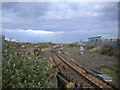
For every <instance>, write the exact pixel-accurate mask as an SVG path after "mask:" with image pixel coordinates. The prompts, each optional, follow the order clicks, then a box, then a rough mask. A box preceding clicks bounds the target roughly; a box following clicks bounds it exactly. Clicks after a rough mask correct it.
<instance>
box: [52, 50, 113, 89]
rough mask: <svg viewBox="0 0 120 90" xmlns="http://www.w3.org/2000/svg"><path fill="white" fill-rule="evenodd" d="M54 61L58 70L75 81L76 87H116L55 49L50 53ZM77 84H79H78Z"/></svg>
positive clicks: (71, 80)
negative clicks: (67, 58)
mask: <svg viewBox="0 0 120 90" xmlns="http://www.w3.org/2000/svg"><path fill="white" fill-rule="evenodd" d="M50 58H51V60H52V63H54V65H58V66H57V72H60V73H62V74H63V75H64V76H65V77H67V79H69V81H70V82H72V83H74V85H75V86H77V87H76V88H80V87H81V85H82V88H93V89H97V90H106V89H109V90H114V87H113V86H111V85H109V84H108V83H106V82H104V81H102V80H100V79H99V78H97V77H95V76H94V75H92V74H91V73H89V72H88V71H87V70H85V69H84V68H83V67H81V66H79V65H78V64H77V62H74V61H71V60H66V59H65V58H63V57H62V56H61V55H60V54H59V53H57V52H56V51H53V52H51V53H50ZM76 84H77V85H76Z"/></svg>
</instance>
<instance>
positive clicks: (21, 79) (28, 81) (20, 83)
mask: <svg viewBox="0 0 120 90" xmlns="http://www.w3.org/2000/svg"><path fill="white" fill-rule="evenodd" d="M16 46H17V44H15V43H10V42H6V43H4V44H3V64H2V78H3V79H2V86H3V88H50V87H52V86H53V84H52V83H50V82H49V75H50V74H51V71H52V66H51V65H50V64H48V63H46V62H44V61H42V60H41V59H36V57H35V56H34V54H33V53H31V54H30V55H24V54H22V53H20V52H18V51H17V48H16Z"/></svg>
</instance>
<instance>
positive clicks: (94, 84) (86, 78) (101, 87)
mask: <svg viewBox="0 0 120 90" xmlns="http://www.w3.org/2000/svg"><path fill="white" fill-rule="evenodd" d="M54 53H55V54H56V55H57V56H58V57H59V58H60V59H61V60H62V61H63V62H64V63H66V64H67V65H68V66H69V67H71V68H72V69H73V70H74V71H76V72H77V73H79V74H80V75H81V76H82V77H83V78H84V79H85V80H87V82H88V83H90V84H91V85H92V86H94V87H95V88H98V89H103V86H100V85H99V83H98V84H97V83H96V82H94V81H92V80H91V78H94V79H96V77H93V76H92V75H91V74H90V75H89V77H90V78H88V77H86V76H85V75H83V74H81V73H80V72H79V71H78V70H76V68H75V67H73V66H72V65H71V64H70V63H69V62H68V61H67V60H65V59H64V58H63V57H62V56H60V55H59V54H58V53H56V52H54ZM53 61H54V60H53ZM54 62H55V61H54ZM81 69H83V68H81ZM83 70H84V69H83ZM61 71H62V70H61ZM85 71H86V70H85ZM97 79H98V78H97ZM103 83H104V82H103ZM106 86H107V87H108V88H110V89H112V87H110V86H108V85H107V84H106Z"/></svg>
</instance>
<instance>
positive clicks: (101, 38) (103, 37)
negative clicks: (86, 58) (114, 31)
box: [88, 34, 115, 42]
mask: <svg viewBox="0 0 120 90" xmlns="http://www.w3.org/2000/svg"><path fill="white" fill-rule="evenodd" d="M113 39H115V36H113V35H109V34H104V35H98V36H95V37H90V38H88V41H89V42H96V41H104V40H113Z"/></svg>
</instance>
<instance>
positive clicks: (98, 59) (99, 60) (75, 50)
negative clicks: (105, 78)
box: [63, 47, 118, 87]
mask: <svg viewBox="0 0 120 90" xmlns="http://www.w3.org/2000/svg"><path fill="white" fill-rule="evenodd" d="M86 51H87V50H86ZM63 52H64V54H66V55H68V56H69V57H71V58H74V59H75V60H76V61H77V62H78V63H79V64H80V65H81V66H82V67H84V68H85V69H87V70H89V71H91V72H92V68H94V69H96V70H98V71H99V70H100V71H101V69H100V66H101V65H108V66H110V67H113V68H114V67H115V65H118V60H117V59H116V58H115V57H111V56H106V55H102V54H99V53H97V52H94V53H84V54H83V55H80V53H79V47H72V48H64V49H63ZM104 69H105V68H104ZM102 70H103V69H102ZM107 72H109V71H107ZM110 72H111V71H110ZM110 72H109V73H110ZM113 72H115V71H113ZM116 75H117V74H116ZM110 76H114V78H113V81H112V82H111V84H113V85H115V86H117V85H118V81H117V79H115V77H116V76H115V74H112V72H111V73H110ZM117 87H118V86H117Z"/></svg>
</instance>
